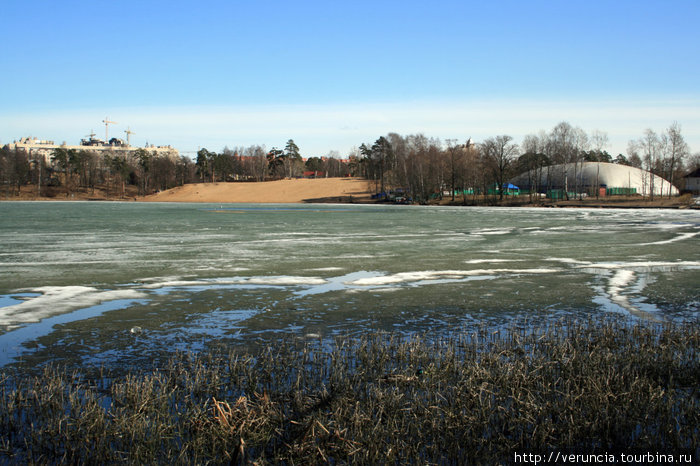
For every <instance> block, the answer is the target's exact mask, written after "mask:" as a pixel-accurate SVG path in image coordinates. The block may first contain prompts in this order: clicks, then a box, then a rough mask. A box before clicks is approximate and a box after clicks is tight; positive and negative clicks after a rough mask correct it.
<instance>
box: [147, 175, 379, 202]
mask: <svg viewBox="0 0 700 466" xmlns="http://www.w3.org/2000/svg"><path fill="white" fill-rule="evenodd" d="M372 192H373V191H372V185H371V184H370V183H369V182H368V181H366V180H363V179H358V178H318V179H295V180H278V181H265V182H260V183H197V184H187V185H184V186H180V187H177V188H174V189H169V190H167V191H163V192H160V193H157V194H153V195H151V196H146V197H143V198H141V199H140V201H145V202H262V203H266V202H267V203H278V202H280V203H295V202H351V201H352V202H365V201H367V200H369V198H370V196H371V193H372Z"/></svg>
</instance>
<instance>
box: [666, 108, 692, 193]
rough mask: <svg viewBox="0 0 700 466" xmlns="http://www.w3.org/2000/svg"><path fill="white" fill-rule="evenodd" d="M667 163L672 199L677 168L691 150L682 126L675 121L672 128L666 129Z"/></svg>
mask: <svg viewBox="0 0 700 466" xmlns="http://www.w3.org/2000/svg"><path fill="white" fill-rule="evenodd" d="M664 149H665V150H664V152H665V159H666V160H665V161H666V165H667V166H668V181H669V182H670V185H669V187H668V197H671V191H672V189H673V180H674V174H675V170H676V167H677V166H679V165H680V164H682V162H683V158H685V157H687V156H688V154H689V152H690V150H689V148H688V144H686V142H685V139H683V135H682V134H681V125H679V124H678V122H677V121H674V122H673V123H672V124H671V126H669V127H668V129H666V144H665V145H664Z"/></svg>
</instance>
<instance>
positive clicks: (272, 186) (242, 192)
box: [0, 178, 700, 210]
mask: <svg viewBox="0 0 700 466" xmlns="http://www.w3.org/2000/svg"><path fill="white" fill-rule="evenodd" d="M373 192H374V183H373V182H372V181H369V180H365V179H360V178H316V179H285V180H275V181H261V182H217V183H191V184H186V185H183V186H178V187H176V188H172V189H169V190H165V191H162V192H158V193H155V194H150V195H147V196H139V195H138V192H137V189H136V187H134V186H129V187H127V188H126V189H125V190H124V194H123V195H122V193H119V194H116V193H115V192H114V189H106V188H105V187H100V188H95V189H90V188H82V189H79V190H77V191H76V192H72V193H67V192H66V190H65V188H57V187H48V186H47V187H42V194H43V195H42V196H37V195H36V187H35V186H23V187H22V190H21V192H20V195H19V196H17V195H9V194H8V193H5V194H4V195H2V194H0V201H92V202H99V201H112V202H174V203H178V202H180V203H220V204H224V203H225V204H228V203H234V204H238V203H246V204H248V203H250V204H309V203H314V204H315V203H318V204H328V203H334V204H394V203H393V202H387V201H378V200H375V199H372V194H373ZM429 205H440V206H455V207H462V206H463V207H538V208H586V209H692V210H696V209H700V204H697V203H695V200H694V199H693V197H692V196H691V195H689V194H686V195H681V196H676V197H671V198H669V197H660V198H655V199H654V200H653V201H651V200H649V199H644V198H639V197H631V196H624V197H623V196H614V197H609V198H598V199H595V198H591V199H583V200H550V199H543V200H539V201H536V202H532V201H531V200H530V199H529V197H528V196H527V195H523V196H516V197H508V198H506V199H504V200H503V201H501V202H499V201H498V200H495V199H493V198H488V197H469V198H466V199H464V198H462V199H460V198H459V197H456V198H455V200H454V201H451V200H450V199H449V197H446V198H445V199H442V200H439V201H435V202H434V203H430V204H429Z"/></svg>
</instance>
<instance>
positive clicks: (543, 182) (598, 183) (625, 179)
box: [512, 162, 679, 196]
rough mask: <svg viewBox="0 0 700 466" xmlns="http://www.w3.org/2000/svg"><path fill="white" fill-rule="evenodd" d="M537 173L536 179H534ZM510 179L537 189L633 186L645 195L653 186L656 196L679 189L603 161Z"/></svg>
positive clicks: (657, 177)
mask: <svg viewBox="0 0 700 466" xmlns="http://www.w3.org/2000/svg"><path fill="white" fill-rule="evenodd" d="M538 175H539V182H537V181H536V180H537V178H538ZM512 182H513V183H514V184H516V185H518V186H519V187H521V188H523V189H533V188H536V189H537V190H539V191H542V190H545V189H548V188H549V189H564V188H565V187H568V190H569V191H574V190H576V189H577V188H578V189H579V190H581V191H586V190H588V189H589V188H596V187H606V188H628V189H629V188H632V189H635V190H636V192H637V194H641V195H643V196H648V195H649V194H650V193H651V192H652V189H653V192H654V195H656V196H658V195H660V194H662V193H663V194H664V195H668V193H669V188H670V190H671V195H677V194H679V192H678V189H677V188H676V187H675V186H672V185H671V183H669V182H668V181H667V180H665V179H664V178H661V177H660V176H657V175H652V174H651V173H649V172H648V171H646V170H641V169H639V168H636V167H630V166H628V165H620V164H616V163H604V162H583V163H582V164H581V163H578V164H573V163H566V164H560V165H550V166H548V167H543V168H542V169H538V170H531V171H529V172H525V173H522V174H520V175H518V176H517V177H515V178H513V180H512Z"/></svg>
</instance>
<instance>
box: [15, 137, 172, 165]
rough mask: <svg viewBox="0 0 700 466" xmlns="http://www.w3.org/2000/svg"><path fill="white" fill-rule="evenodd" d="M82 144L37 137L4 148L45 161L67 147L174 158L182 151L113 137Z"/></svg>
mask: <svg viewBox="0 0 700 466" xmlns="http://www.w3.org/2000/svg"><path fill="white" fill-rule="evenodd" d="M80 142H81V144H80V145H78V146H69V145H67V144H66V143H65V142H64V143H63V144H60V145H59V144H54V142H53V141H47V140H41V139H37V138H31V137H27V138H21V139H20V140H19V141H13V142H12V143H11V144H6V145H5V146H4V149H9V150H17V151H23V152H25V153H27V154H28V156H29V158H30V159H32V160H36V159H38V158H39V157H43V158H44V161H45V163H47V164H49V163H51V157H53V153H54V150H56V149H67V150H78V151H81V150H84V151H89V152H95V153H97V154H110V155H117V154H123V155H133V154H134V153H135V152H136V151H137V150H139V149H144V150H147V151H148V152H149V153H153V152H155V153H156V154H158V155H164V156H167V157H172V158H179V157H180V153H179V152H178V150H177V149H175V148H174V147H171V146H153V145H151V146H147V147H133V146H129V145H127V144H126V143H124V141H122V140H120V139H116V138H112V139H111V140H110V143H105V142H104V141H102V140H100V139H94V138H92V137H91V138H90V139H87V140H85V139H83V140H81V141H80Z"/></svg>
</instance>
